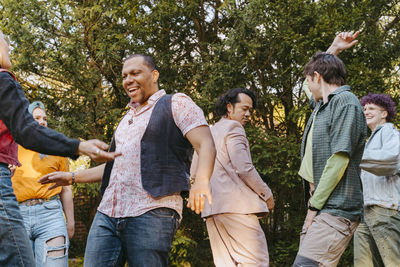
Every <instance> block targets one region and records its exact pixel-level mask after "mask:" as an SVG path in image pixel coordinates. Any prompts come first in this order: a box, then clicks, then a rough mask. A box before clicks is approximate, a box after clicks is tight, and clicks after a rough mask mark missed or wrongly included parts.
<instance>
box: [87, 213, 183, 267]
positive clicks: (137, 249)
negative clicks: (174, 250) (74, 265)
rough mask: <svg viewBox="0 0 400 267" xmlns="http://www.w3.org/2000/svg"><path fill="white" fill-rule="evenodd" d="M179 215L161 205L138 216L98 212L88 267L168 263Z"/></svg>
mask: <svg viewBox="0 0 400 267" xmlns="http://www.w3.org/2000/svg"><path fill="white" fill-rule="evenodd" d="M178 225H179V215H178V213H177V212H176V211H174V210H172V209H168V208H158V209H154V210H151V211H148V212H146V213H145V214H142V215H140V216H137V217H127V218H111V217H109V216H107V215H104V214H102V213H101V212H99V211H98V212H97V213H96V216H95V218H94V220H93V223H92V226H91V228H90V232H89V236H88V239H87V243H86V251H85V260H84V266H85V267H99V266H102V267H103V266H104V267H106V266H110V267H111V266H125V265H124V264H125V262H126V261H127V262H128V264H129V267H158V266H167V264H168V254H169V251H170V250H171V245H172V241H173V239H174V235H175V232H176V230H177V228H178Z"/></svg>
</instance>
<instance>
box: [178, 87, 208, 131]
mask: <svg viewBox="0 0 400 267" xmlns="http://www.w3.org/2000/svg"><path fill="white" fill-rule="evenodd" d="M171 106H172V116H173V117H174V120H175V123H176V125H177V126H178V128H179V129H180V130H181V132H182V134H183V135H186V134H187V133H188V132H189V131H190V130H192V129H194V128H196V127H199V126H202V125H208V124H207V121H206V119H205V117H204V113H203V110H201V108H199V106H197V105H196V104H195V103H194V102H193V100H192V99H191V98H190V97H188V96H187V95H185V94H182V93H177V94H174V95H173V97H172V101H171Z"/></svg>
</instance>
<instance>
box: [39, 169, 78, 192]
mask: <svg viewBox="0 0 400 267" xmlns="http://www.w3.org/2000/svg"><path fill="white" fill-rule="evenodd" d="M38 182H39V183H41V184H50V183H54V184H53V185H52V186H50V187H49V190H51V189H54V188H56V187H58V186H66V185H71V184H72V173H71V172H52V173H49V174H46V175H45V176H43V177H41V178H40V179H39V181H38Z"/></svg>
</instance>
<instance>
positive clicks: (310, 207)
mask: <svg viewBox="0 0 400 267" xmlns="http://www.w3.org/2000/svg"><path fill="white" fill-rule="evenodd" d="M308 209H309V210H311V211H320V210H319V209H317V208H314V207H313V206H311V203H310V201H308Z"/></svg>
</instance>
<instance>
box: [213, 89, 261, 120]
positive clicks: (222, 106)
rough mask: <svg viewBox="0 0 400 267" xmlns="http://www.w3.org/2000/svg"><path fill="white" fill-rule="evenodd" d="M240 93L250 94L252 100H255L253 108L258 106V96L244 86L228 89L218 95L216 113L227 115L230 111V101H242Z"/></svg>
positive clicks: (234, 102)
mask: <svg viewBox="0 0 400 267" xmlns="http://www.w3.org/2000/svg"><path fill="white" fill-rule="evenodd" d="M239 94H246V95H248V96H249V97H250V98H251V100H253V108H256V106H257V101H256V96H255V94H254V93H253V92H252V91H250V90H248V89H244V88H234V89H230V90H228V91H227V92H226V93H225V94H223V95H221V96H219V97H218V99H217V102H216V103H215V113H216V114H217V115H218V116H225V115H226V114H227V113H228V109H227V107H226V105H228V104H229V103H230V104H232V105H235V104H236V103H238V102H239V101H240V99H239Z"/></svg>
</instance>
